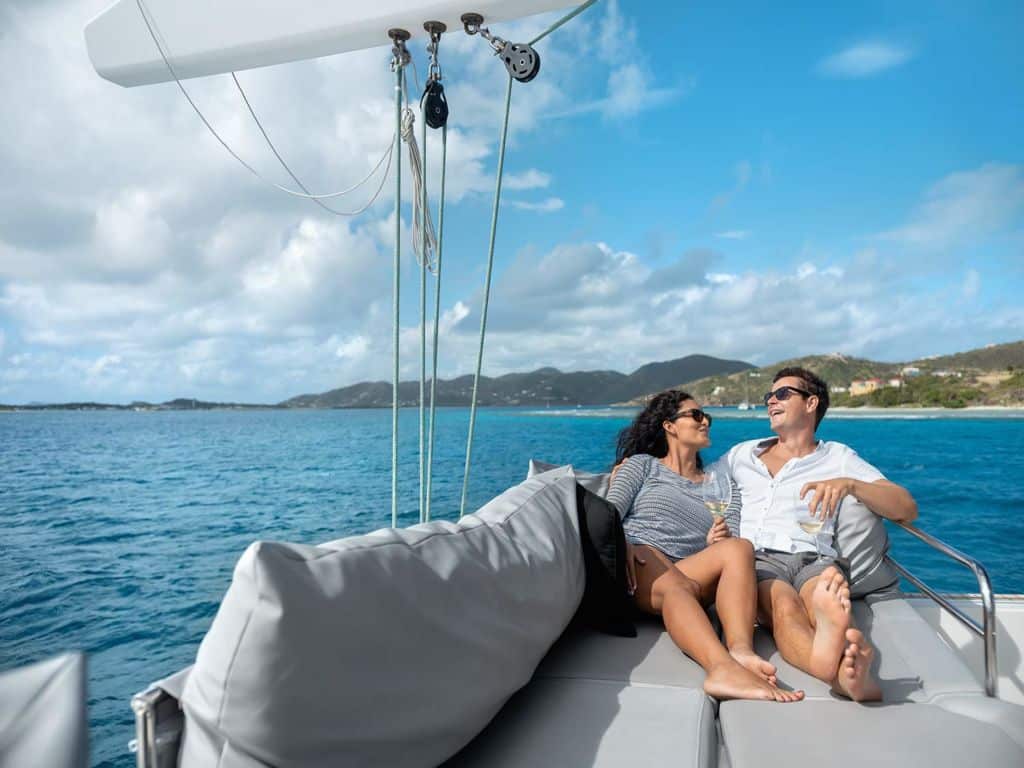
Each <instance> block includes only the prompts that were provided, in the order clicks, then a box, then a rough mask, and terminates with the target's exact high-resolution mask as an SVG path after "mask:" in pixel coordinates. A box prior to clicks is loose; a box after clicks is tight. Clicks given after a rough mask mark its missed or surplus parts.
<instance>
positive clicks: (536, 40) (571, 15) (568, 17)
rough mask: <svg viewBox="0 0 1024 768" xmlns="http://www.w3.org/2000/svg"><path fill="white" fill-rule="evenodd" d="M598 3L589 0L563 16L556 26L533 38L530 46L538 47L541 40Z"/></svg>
mask: <svg viewBox="0 0 1024 768" xmlns="http://www.w3.org/2000/svg"><path fill="white" fill-rule="evenodd" d="M596 2H597V0H587V2H585V3H583V5H581V6H579V7H578V8H576V9H575V10H573V11H570V12H569V13H567V14H566V15H565V16H563V17H562V18H560V19H559V20H558V21H556V22H555V23H554V24H552V25H551V26H550V27H548V28H547V29H545V30H544V31H543V32H541V33H540V34H539V35H537V36H536V37H535V38H533V40H531V41H530V43H529V44H530V45H536V44H537V43H539V42H540V41H541V40H543V39H544V38H545V37H547V36H548V35H550V34H551V33H552V32H554V31H555V30H556V29H558V28H559V27H560V26H562V25H563V24H565V23H566V22H567V21H571V20H572V19H575V18H576V17H577V16H579V15H580V14H581V13H583V12H584V11H585V10H587V8H589V7H590V6H592V5H593V4H594V3H596Z"/></svg>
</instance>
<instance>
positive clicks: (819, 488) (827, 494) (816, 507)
mask: <svg viewBox="0 0 1024 768" xmlns="http://www.w3.org/2000/svg"><path fill="white" fill-rule="evenodd" d="M856 484H857V481H856V480H854V479H853V478H850V477H834V478H832V479H831V480H815V481H814V482H811V483H807V484H805V485H804V487H803V488H801V489H800V498H801V499H803V498H805V497H806V496H807V494H808V493H809V492H811V493H813V495H812V496H811V499H810V501H809V502H808V503H807V508H808V509H809V510H810V513H811V515H812V516H813V517H819V518H821V519H822V520H828V519H829V518H830V517H835V514H836V512H837V511H838V510H839V503H840V502H841V501H842V500H843V499H845V498H846V497H847V496H854V492H853V491H854V488H855V487H856Z"/></svg>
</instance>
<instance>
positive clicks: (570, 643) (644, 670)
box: [534, 618, 705, 690]
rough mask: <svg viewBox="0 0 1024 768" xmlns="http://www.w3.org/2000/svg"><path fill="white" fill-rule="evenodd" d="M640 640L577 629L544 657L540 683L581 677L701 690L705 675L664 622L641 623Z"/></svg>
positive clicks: (565, 636)
mask: <svg viewBox="0 0 1024 768" xmlns="http://www.w3.org/2000/svg"><path fill="white" fill-rule="evenodd" d="M636 629H637V636H636V637H635V638H622V637H611V636H609V635H604V634H600V633H597V632H593V631H590V630H571V631H569V632H566V634H565V635H564V636H563V637H562V638H561V639H559V641H558V642H557V643H556V644H555V646H554V647H553V648H552V649H551V650H550V651H549V652H548V655H547V656H545V657H544V661H542V662H541V664H540V666H539V667H538V668H537V672H536V673H535V675H534V677H535V678H540V677H548V678H578V679H590V680H609V681H613V682H623V683H627V682H628V683H637V684H644V685H668V686H676V687H681V688H695V689H697V690H700V689H701V686H703V684H704V676H705V675H704V670H703V669H701V667H700V665H699V664H697V662H695V661H694V660H693V659H691V658H690V657H689V656H687V655H686V654H685V653H683V652H682V651H681V650H679V648H678V647H677V646H676V644H675V643H673V642H672V638H670V637H669V636H668V633H667V632H666V631H665V627H664V625H662V623H661V621H660V620H658V619H653V618H652V619H650V620H647V619H641V620H640V621H638V622H637V625H636Z"/></svg>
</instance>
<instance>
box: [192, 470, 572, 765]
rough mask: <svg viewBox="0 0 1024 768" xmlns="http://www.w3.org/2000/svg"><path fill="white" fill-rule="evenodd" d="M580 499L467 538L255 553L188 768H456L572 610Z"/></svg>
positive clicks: (205, 650) (498, 517) (205, 666)
mask: <svg viewBox="0 0 1024 768" xmlns="http://www.w3.org/2000/svg"><path fill="white" fill-rule="evenodd" d="M575 492H576V485H575V481H574V479H573V478H572V477H568V476H563V477H536V478H532V479H530V480H527V481H526V482H524V483H522V484H520V485H518V486H516V487H515V488H512V489H510V490H509V491H507V492H506V493H504V494H503V495H502V496H500V497H498V498H497V499H495V500H494V501H492V502H491V503H489V504H488V505H487V506H486V507H484V508H483V509H481V510H480V512H479V513H477V514H476V515H471V516H468V517H466V518H464V519H463V520H462V521H461V522H460V523H458V524H453V523H447V522H441V521H438V522H432V523H428V524H424V525H419V526H415V527H413V528H410V529H406V530H391V529H386V530H381V531H376V532H374V533H371V534H368V535H366V536H358V537H352V538H349V539H343V540H340V541H336V542H331V543H329V544H324V545H322V546H319V547H306V546H298V545H293V544H278V543H272V542H258V543H256V544H253V545H252V546H250V547H249V549H248V550H247V551H246V553H245V554H244V555H243V557H242V559H241V560H240V561H239V563H238V565H237V567H236V568H235V573H234V578H233V581H232V584H231V587H230V589H229V590H228V592H227V594H226V595H225V597H224V600H223V602H222V604H221V607H220V610H219V611H218V613H217V616H216V617H215V618H214V621H213V626H212V627H211V628H210V631H209V632H208V633H207V635H206V637H205V638H204V640H203V642H202V645H201V646H200V648H199V654H198V657H197V659H196V664H195V666H194V668H193V669H192V672H191V674H190V675H189V677H188V681H187V682H186V685H185V690H184V694H183V696H182V703H183V705H184V708H185V712H186V718H187V725H186V729H185V736H184V744H183V747H182V755H183V760H182V766H183V767H184V768H192V766H201V765H202V766H205V765H211V764H216V761H217V759H218V757H219V755H221V754H227V751H228V750H229V749H230V752H231V753H237V754H236V757H237V758H238V760H236V762H238V761H240V760H241V759H242V758H245V759H251V760H255V761H261V762H264V763H268V764H271V765H288V766H314V765H316V766H320V765H324V764H336V765H340V764H344V765H352V766H357V765H370V764H373V765H389V766H420V765H424V766H425V765H436V764H437V763H439V762H441V761H443V760H444V759H446V758H447V757H449V756H450V755H452V754H454V753H455V752H456V751H457V750H459V749H460V748H461V747H462V746H463V745H465V744H466V743H467V742H468V741H469V740H470V739H471V738H472V737H473V736H474V735H475V734H476V733H477V732H479V730H480V729H481V728H483V727H484V725H486V724H487V722H488V721H489V720H490V719H491V718H492V717H493V716H494V714H495V713H496V712H497V711H498V710H499V709H500V708H501V706H502V704H504V702H505V701H506V700H507V699H508V697H509V696H511V695H512V694H513V693H514V692H515V691H516V690H518V689H519V688H520V687H522V686H523V685H525V684H526V683H527V682H528V681H529V679H530V676H531V675H532V673H533V671H534V669H535V667H536V666H537V664H538V662H539V661H540V660H541V658H542V657H543V655H544V653H545V652H546V651H547V649H548V648H549V647H550V646H551V644H552V643H553V642H554V641H555V640H556V639H557V638H558V636H559V635H560V634H561V633H562V631H563V629H564V628H565V626H566V625H567V623H568V622H569V620H570V619H571V618H572V616H573V614H574V612H575V610H576V607H577V605H578V603H579V600H580V597H581V595H582V593H583V581H584V574H583V564H582V559H581V553H580V546H579V537H578V530H577V527H576V525H577V523H576V513H575ZM217 750H220V752H218V751H217ZM239 756H240V757H239ZM239 764H244V763H241V762H239Z"/></svg>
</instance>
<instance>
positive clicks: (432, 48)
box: [420, 21, 448, 128]
mask: <svg viewBox="0 0 1024 768" xmlns="http://www.w3.org/2000/svg"><path fill="white" fill-rule="evenodd" d="M423 28H424V29H425V30H426V31H427V33H428V34H429V35H430V42H429V43H428V44H427V55H428V56H429V57H430V67H429V69H428V71H427V85H426V87H425V88H424V89H423V96H422V97H421V98H420V110H421V112H422V113H423V120H424V121H425V122H426V124H427V125H428V126H430V127H431V128H444V126H445V123H447V122H448V99H446V98H445V95H444V86H443V85H441V65H440V63H439V62H438V60H437V49H438V47H439V45H440V42H441V35H442V33H444V32H445V30H446V29H447V27H446V26H445V25H444V23H442V22H440V21H428V22H426V23H424V25H423Z"/></svg>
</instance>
